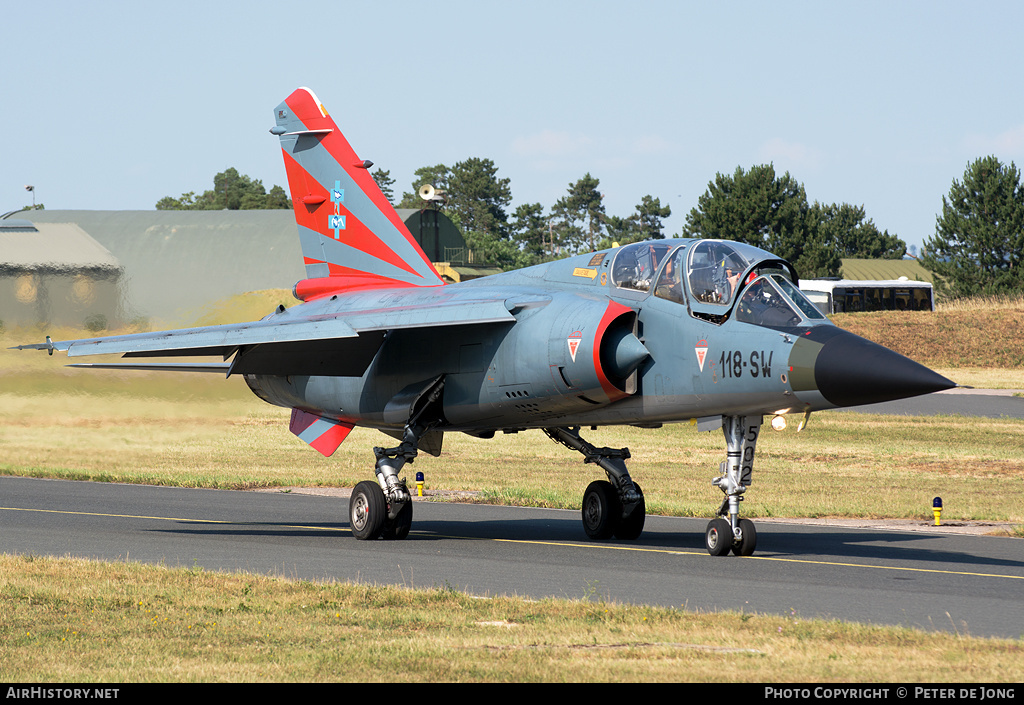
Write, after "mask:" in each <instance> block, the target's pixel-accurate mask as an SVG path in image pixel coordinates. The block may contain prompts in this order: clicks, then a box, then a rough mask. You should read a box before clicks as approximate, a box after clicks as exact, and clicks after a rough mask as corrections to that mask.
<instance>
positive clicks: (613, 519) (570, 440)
mask: <svg viewBox="0 0 1024 705" xmlns="http://www.w3.org/2000/svg"><path fill="white" fill-rule="evenodd" d="M579 431H580V429H579V427H578V426H574V427H572V428H546V429H544V433H546V434H547V435H548V437H549V438H550V439H551V440H553V441H555V442H556V443H561V444H562V445H564V446H566V447H567V448H571V449H572V450H575V451H577V452H579V453H582V454H583V458H584V462H586V463H596V464H597V465H598V466H599V467H600V468H601V469H602V470H604V471H605V474H607V475H608V479H607V480H595V481H594V482H591V483H590V485H589V486H588V487H587V491H586V492H584V493H583V530H584V531H585V532H586V533H587V536H589V537H590V538H591V539H594V540H595V541H603V540H605V539H610V538H611V537H612V536H615V537H617V538H620V539H625V540H633V539H637V538H639V537H640V534H641V533H643V530H644V520H645V519H646V517H647V506H646V504H645V503H644V493H643V490H641V489H640V485H638V484H636V483H635V482H633V479H632V478H631V477H630V476H629V471H628V470H627V469H626V460H627V459H628V458H629V449H628V448H597V447H595V446H594V445H591V444H590V443H588V442H587V441H585V440H583V437H582V436H580V432H579Z"/></svg>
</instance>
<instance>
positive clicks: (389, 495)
mask: <svg viewBox="0 0 1024 705" xmlns="http://www.w3.org/2000/svg"><path fill="white" fill-rule="evenodd" d="M443 390H444V378H443V377H439V378H438V379H436V380H434V381H433V382H432V383H431V384H430V385H428V386H427V387H425V388H424V389H423V390H422V391H421V392H419V393H418V394H417V395H416V396H415V397H414V399H413V401H412V404H411V405H410V415H409V421H408V422H407V423H406V424H405V430H404V432H403V433H402V442H401V443H400V444H399V445H398V446H396V447H394V448H374V449H373V455H374V457H375V458H376V464H375V467H374V470H375V472H376V474H377V482H375V483H374V482H370V481H369V480H364V481H363V482H360V483H359V484H357V485H356V486H355V488H354V489H353V490H352V496H351V498H350V499H349V505H348V507H349V510H348V511H349V527H350V528H351V529H352V535H353V536H355V537H356V538H357V539H360V540H363V541H372V540H374V539H378V538H381V537H383V538H385V539H393V540H401V539H404V538H405V537H407V536H408V535H409V530H410V529H411V528H412V495H411V494H410V493H409V488H408V487H407V486H406V483H405V479H404V478H399V477H398V473H400V472H401V471H402V468H403V467H404V466H405V464H406V463H411V462H412V461H413V460H414V459H415V458H416V456H417V455H418V454H419V447H418V446H419V443H420V441H421V440H422V439H423V437H424V436H425V435H426V434H427V433H428V432H429V431H430V430H431V429H432V428H433V427H434V426H435V425H437V423H438V422H439V420H440V416H439V415H438V411H437V407H438V406H439V403H438V402H439V401H440V399H441V393H442V391H443ZM428 452H429V451H428Z"/></svg>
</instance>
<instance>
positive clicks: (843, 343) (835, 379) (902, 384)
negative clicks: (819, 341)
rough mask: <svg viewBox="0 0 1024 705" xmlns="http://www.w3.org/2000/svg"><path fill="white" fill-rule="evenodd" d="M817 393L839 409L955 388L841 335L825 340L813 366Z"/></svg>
mask: <svg viewBox="0 0 1024 705" xmlns="http://www.w3.org/2000/svg"><path fill="white" fill-rule="evenodd" d="M814 379H815V382H816V384H817V387H818V391H819V392H820V393H821V395H822V396H824V397H825V399H827V400H828V401H829V402H830V403H832V404H835V405H836V406H859V405H861V404H876V403H878V402H883V401H892V400H893V399H905V398H907V397H916V396H919V395H921V394H930V393H932V392H939V391H942V390H943V389H952V388H953V387H955V386H956V383H955V382H952V381H950V380H948V379H946V378H945V377H943V376H942V375H940V374H938V373H936V372H932V371H931V370H929V369H928V368H927V367H925V366H924V365H921V364H918V363H916V362H914V361H913V360H911V359H910V358H908V357H904V356H903V355H900V354H899V353H897V352H893V351H892V350H890V349H889V348H886V347H883V346H881V345H878V344H877V343H872V342H871V341H870V340H866V339H864V338H861V337H860V336H859V335H854V334H853V333H848V332H846V331H842V332H839V333H837V334H835V335H833V336H832V337H831V338H829V339H828V340H827V341H825V344H824V346H823V347H822V349H821V351H820V352H819V353H818V357H817V360H815V363H814Z"/></svg>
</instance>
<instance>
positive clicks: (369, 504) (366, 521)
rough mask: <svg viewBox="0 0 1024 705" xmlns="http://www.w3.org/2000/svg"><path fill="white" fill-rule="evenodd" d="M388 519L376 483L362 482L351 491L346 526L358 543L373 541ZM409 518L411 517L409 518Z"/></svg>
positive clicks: (385, 507) (380, 492)
mask: <svg viewBox="0 0 1024 705" xmlns="http://www.w3.org/2000/svg"><path fill="white" fill-rule="evenodd" d="M387 518H388V507H387V502H385V501H384V492H383V490H381V488H380V485H378V484H377V483H376V482H370V481H369V480H363V481H362V482H360V483H359V484H358V485H356V486H355V488H354V489H353V490H352V496H351V497H350V498H349V500H348V525H349V528H350V529H352V535H353V536H355V537H356V538H357V539H359V540H360V541H373V540H374V539H378V538H380V535H381V533H382V532H383V531H384V520H385V519H387ZM410 518H411V517H410Z"/></svg>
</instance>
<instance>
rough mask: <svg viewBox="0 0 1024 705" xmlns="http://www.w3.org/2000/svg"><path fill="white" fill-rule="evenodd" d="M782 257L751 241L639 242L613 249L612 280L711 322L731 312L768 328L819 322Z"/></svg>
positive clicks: (815, 310) (739, 317)
mask: <svg viewBox="0 0 1024 705" xmlns="http://www.w3.org/2000/svg"><path fill="white" fill-rule="evenodd" d="M795 281H796V273H795V272H794V271H793V268H792V267H791V266H790V265H789V264H788V263H787V262H785V261H784V260H781V259H779V258H778V257H776V256H775V255H773V254H771V253H770V252H765V251H764V250H761V249H759V248H757V247H754V246H752V245H746V244H744V243H739V242H728V241H724V240H697V241H687V242H686V243H685V244H681V245H677V244H676V243H673V242H672V241H671V240H666V241H664V242H640V243H636V244H633V245H627V246H626V247H623V248H621V249H620V250H619V252H618V253H617V254H616V257H615V262H614V263H613V266H612V283H614V284H615V285H616V286H618V287H621V288H626V289H634V290H637V291H651V290H653V291H654V295H655V296H657V297H659V298H662V299H667V300H669V301H674V302H676V303H679V304H685V305H686V306H687V308H688V309H689V311H690V313H691V314H692V315H693V316H694V317H696V318H701V319H704V320H707V321H711V322H713V323H722V322H723V321H725V320H726V319H728V318H729V317H730V316H732V317H735V318H736V320H739V321H743V322H745V323H752V324H754V325H761V326H767V327H771V328H790V327H794V326H799V325H808V324H811V323H820V322H822V321H823V320H824V316H822V315H821V313H820V312H819V311H818V309H817V307H816V306H814V304H812V303H811V302H810V301H808V300H807V298H806V297H805V296H804V295H803V294H802V293H801V292H800V290H799V289H798V288H797V286H796V284H795V283H794V282H795Z"/></svg>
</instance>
